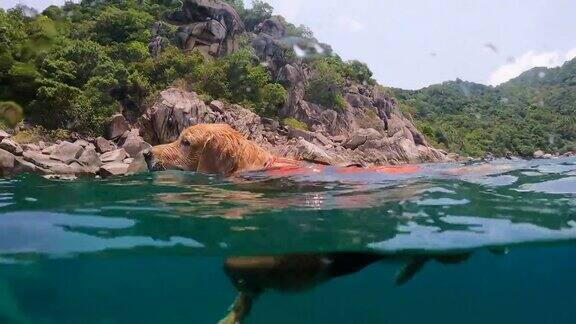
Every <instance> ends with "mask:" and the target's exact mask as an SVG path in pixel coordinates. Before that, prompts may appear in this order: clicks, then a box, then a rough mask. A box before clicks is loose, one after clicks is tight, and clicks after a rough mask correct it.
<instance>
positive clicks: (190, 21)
mask: <svg viewBox="0 0 576 324" xmlns="http://www.w3.org/2000/svg"><path fill="white" fill-rule="evenodd" d="M169 21H170V23H173V24H177V25H178V34H177V36H178V39H179V42H180V45H181V47H182V49H183V50H185V51H191V50H198V51H200V52H201V53H202V54H203V55H204V56H207V57H212V58H213V59H218V58H219V57H221V56H223V55H226V54H228V53H230V52H231V51H234V50H235V49H237V48H238V46H239V44H240V43H241V40H246V39H247V40H248V44H249V45H250V47H251V48H252V50H253V53H254V55H255V56H256V57H257V58H258V60H259V61H260V63H261V64H262V65H263V66H265V67H266V68H267V69H268V71H269V73H270V74H271V75H272V77H273V79H274V80H276V81H277V82H278V83H280V84H282V85H284V87H285V88H286V89H287V90H288V93H289V96H288V100H287V101H286V104H285V105H284V106H283V107H281V108H280V110H279V117H280V119H284V118H294V119H296V120H298V121H300V122H303V123H304V124H305V125H306V127H307V129H308V130H300V129H293V128H290V127H284V126H282V125H280V123H278V122H277V121H275V120H272V119H267V118H260V117H259V116H257V115H255V114H254V113H252V112H250V111H249V110H247V109H244V108H242V107H240V106H237V105H227V104H224V103H222V102H218V101H216V102H212V103H204V102H202V101H201V100H200V99H199V98H198V96H197V95H196V94H194V93H188V92H185V91H183V90H179V89H176V88H172V89H167V90H166V91H164V92H162V93H161V94H160V96H159V97H158V99H157V101H156V102H155V103H154V104H153V105H152V106H151V107H149V108H148V109H147V111H146V112H145V114H144V116H143V117H142V119H141V121H140V127H141V128H142V129H141V131H142V134H143V135H144V137H145V138H146V139H148V140H149V141H150V142H151V143H152V144H159V143H165V142H168V141H171V140H174V139H175V137H176V135H177V134H178V133H179V132H180V131H181V130H182V129H184V128H186V127H188V126H191V125H194V124H196V123H213V122H226V123H229V124H231V125H232V126H233V127H235V128H236V129H237V130H239V131H240V132H241V133H243V134H245V135H246V136H247V137H248V138H250V139H252V140H255V141H257V142H258V143H260V144H261V145H263V146H264V147H266V148H268V149H269V150H271V151H274V152H276V153H277V154H280V155H287V156H292V157H300V158H305V159H310V160H315V161H321V162H323V163H329V164H336V163H354V164H362V165H366V164H398V163H418V162H437V161H443V160H445V159H446V154H445V152H442V151H439V150H436V149H434V148H432V147H430V146H429V145H428V143H427V142H426V139H425V137H424V136H423V135H422V133H420V132H419V131H418V130H417V129H416V127H415V126H414V124H413V123H412V122H411V121H410V120H409V119H408V118H406V117H405V116H403V114H402V113H401V111H400V110H399V109H398V106H397V105H396V102H395V100H394V99H393V98H392V97H390V96H389V95H388V94H387V93H386V92H385V91H384V90H383V88H382V87H380V86H378V85H367V84H359V83H357V82H354V81H352V80H346V84H345V87H344V91H343V97H344V101H345V107H344V109H330V108H328V107H323V106H320V105H318V104H314V103H311V102H309V101H307V100H305V86H306V83H307V82H308V80H309V78H310V76H309V74H310V70H311V67H310V63H309V60H308V59H307V57H305V55H302V54H301V53H296V54H300V57H299V56H298V55H290V53H293V52H292V50H295V51H296V52H304V53H306V51H307V48H306V47H310V48H312V49H313V50H312V52H315V53H316V54H318V52H322V49H319V50H315V49H318V48H319V44H317V43H315V40H311V39H302V38H298V37H293V36H287V31H286V26H285V24H284V23H283V22H282V21H281V20H280V19H279V18H278V17H271V18H269V19H266V20H265V21H263V22H261V23H260V24H259V25H257V26H256V28H254V30H253V31H250V32H248V31H246V29H245V28H244V25H243V24H242V20H241V19H240V17H239V15H238V14H237V13H236V11H235V10H234V8H232V7H231V6H230V5H228V4H226V3H224V2H222V1H219V0H187V1H184V2H183V6H182V10H181V11H178V12H176V13H174V14H172V15H171V16H170V19H169Z"/></svg>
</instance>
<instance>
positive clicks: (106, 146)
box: [94, 137, 116, 153]
mask: <svg viewBox="0 0 576 324" xmlns="http://www.w3.org/2000/svg"><path fill="white" fill-rule="evenodd" d="M94 146H95V147H96V151H98V153H106V152H110V151H113V150H115V149H116V145H114V143H112V142H110V141H109V140H107V139H105V138H104V137H98V138H96V139H95V140H94Z"/></svg>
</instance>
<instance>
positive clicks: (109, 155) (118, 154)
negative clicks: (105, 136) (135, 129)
mask: <svg viewBox="0 0 576 324" xmlns="http://www.w3.org/2000/svg"><path fill="white" fill-rule="evenodd" d="M127 157H128V153H126V151H125V150H124V149H117V150H114V151H110V152H106V153H104V154H102V155H100V161H102V163H111V162H122V161H124V159H126V158H127Z"/></svg>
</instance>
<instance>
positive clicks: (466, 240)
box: [368, 216, 576, 252]
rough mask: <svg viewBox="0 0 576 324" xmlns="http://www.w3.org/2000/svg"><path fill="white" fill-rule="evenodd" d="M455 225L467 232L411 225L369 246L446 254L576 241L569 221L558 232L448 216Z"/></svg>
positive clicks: (574, 227) (574, 225)
mask: <svg viewBox="0 0 576 324" xmlns="http://www.w3.org/2000/svg"><path fill="white" fill-rule="evenodd" d="M441 220H442V221H443V222H445V223H447V224H451V225H463V226H465V227H466V229H464V230H443V229H441V228H440V227H436V226H424V225H420V224H416V223H414V222H410V223H408V224H407V225H402V226H399V227H398V232H399V234H397V235H396V236H394V237H393V238H391V239H389V240H386V241H382V242H375V243H370V244H368V248H372V249H376V250H380V251H386V252H390V251H401V250H430V251H444V250H453V249H471V248H479V247H486V246H500V245H508V244H519V243H527V242H547V241H562V240H574V239H576V222H575V221H568V222H567V223H566V226H565V227H564V228H562V229H558V230H554V229H548V228H543V227H539V226H537V225H534V224H528V223H513V222H512V221H510V220H507V219H488V218H478V217H465V216H444V217H441Z"/></svg>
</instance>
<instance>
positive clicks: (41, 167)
mask: <svg viewBox="0 0 576 324" xmlns="http://www.w3.org/2000/svg"><path fill="white" fill-rule="evenodd" d="M118 117H119V118H116V117H115V118H113V120H112V122H111V124H110V129H109V131H110V134H112V135H117V136H116V137H113V138H111V140H108V139H106V138H104V137H98V138H94V139H78V140H75V141H57V142H55V143H46V142H43V141H40V142H37V143H32V144H18V143H16V142H15V141H14V140H13V139H12V137H11V135H10V134H9V133H7V132H4V131H0V176H3V177H6V176H13V175H16V174H19V173H36V174H41V175H44V176H46V177H48V178H65V179H70V178H75V177H78V176H92V177H95V176H101V177H108V176H115V175H124V174H128V173H136V172H141V171H145V170H146V169H147V168H146V164H145V162H144V159H143V157H142V154H141V152H142V150H144V149H146V148H148V147H150V145H149V144H147V143H146V142H144V140H143V139H142V138H141V137H140V136H139V135H138V132H137V130H129V129H128V124H127V123H125V120H124V118H123V117H121V116H118ZM123 121H124V122H123ZM118 134H120V135H118Z"/></svg>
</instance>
